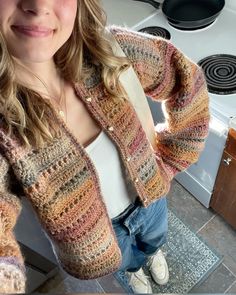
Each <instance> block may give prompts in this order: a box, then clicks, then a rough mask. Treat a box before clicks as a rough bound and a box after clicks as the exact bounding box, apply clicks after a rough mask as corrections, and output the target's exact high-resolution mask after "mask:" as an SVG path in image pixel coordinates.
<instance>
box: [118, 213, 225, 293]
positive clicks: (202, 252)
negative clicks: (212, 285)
mask: <svg viewBox="0 0 236 295" xmlns="http://www.w3.org/2000/svg"><path fill="white" fill-rule="evenodd" d="M168 219H169V233H168V239H167V243H166V244H165V246H163V248H162V250H163V252H164V253H165V254H166V260H167V263H168V266H169V272H170V279H169V282H168V283H167V284H166V285H165V286H159V285H157V284H155V282H154V281H153V280H152V279H151V277H150V274H149V272H148V270H147V269H146V268H145V267H144V272H145V273H146V274H147V275H148V276H149V277H150V282H151V285H152V290H153V293H181V294H184V293H185V294H186V293H189V292H190V291H191V289H192V288H193V287H195V286H197V285H198V284H201V283H202V282H203V281H204V280H205V279H206V278H207V277H208V276H209V274H210V273H211V272H212V271H213V270H215V269H216V267H217V266H218V265H219V264H220V263H221V262H222V256H220V255H219V254H218V253H217V252H216V251H215V250H214V249H212V248H210V247H209V246H208V245H207V244H206V243H205V242H204V241H203V240H202V239H201V238H199V237H198V236H197V235H196V234H195V233H194V232H192V231H191V230H190V229H189V228H188V227H187V226H186V225H185V224H184V223H183V222H182V221H181V220H180V219H179V218H178V217H177V216H176V215H175V214H174V213H173V212H172V211H170V210H169V211H168ZM114 276H115V278H116V279H117V280H118V281H119V282H120V284H121V285H122V286H123V287H124V289H125V290H126V291H127V292H128V293H133V291H132V289H131V288H130V287H129V284H128V279H127V277H126V275H125V273H123V272H117V273H116V274H115V275H114Z"/></svg>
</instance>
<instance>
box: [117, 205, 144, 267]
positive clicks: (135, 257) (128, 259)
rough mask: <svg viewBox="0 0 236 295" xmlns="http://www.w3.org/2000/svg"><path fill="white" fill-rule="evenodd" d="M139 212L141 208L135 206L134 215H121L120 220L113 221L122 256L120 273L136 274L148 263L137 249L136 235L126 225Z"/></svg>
mask: <svg viewBox="0 0 236 295" xmlns="http://www.w3.org/2000/svg"><path fill="white" fill-rule="evenodd" d="M138 211H139V207H137V206H133V208H132V213H130V212H129V213H128V214H127V213H124V214H121V215H120V216H119V217H118V218H115V219H113V220H112V226H113V229H114V231H115V234H116V238H117V241H118V244H119V247H120V250H121V254H122V264H121V266H120V269H119V270H120V271H132V272H135V271H137V270H139V269H140V267H141V266H142V265H143V264H144V263H145V261H146V255H145V254H144V253H143V252H142V251H140V250H139V249H138V248H137V245H136V241H135V235H134V234H133V233H132V232H131V231H130V230H129V228H127V226H125V225H124V223H125V221H126V220H127V219H128V220H129V219H130V217H132V216H134V215H136V213H137V212H138ZM131 219H132V218H131Z"/></svg>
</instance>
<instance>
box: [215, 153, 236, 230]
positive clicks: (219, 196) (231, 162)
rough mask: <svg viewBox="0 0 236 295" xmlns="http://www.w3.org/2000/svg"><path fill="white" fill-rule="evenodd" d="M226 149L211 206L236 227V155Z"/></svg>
mask: <svg viewBox="0 0 236 295" xmlns="http://www.w3.org/2000/svg"><path fill="white" fill-rule="evenodd" d="M227 150H228V149H225V151H224V153H223V156H222V159H221V164H220V168H219V171H218V174H217V178H216V183H215V187H214V192H213V195H212V198H211V203H210V206H211V207H212V208H213V209H214V210H215V211H216V212H217V213H219V214H220V215H221V216H223V218H224V219H225V220H226V221H227V222H228V223H229V224H231V225H232V226H233V227H234V228H236V157H234V156H232V154H229V153H228V151H227Z"/></svg>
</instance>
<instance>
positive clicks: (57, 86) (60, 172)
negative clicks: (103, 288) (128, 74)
mask: <svg viewBox="0 0 236 295" xmlns="http://www.w3.org/2000/svg"><path fill="white" fill-rule="evenodd" d="M109 31H110V33H111V34H112V35H113V36H114V37H115V39H116V41H117V42H118V43H119V45H120V46H121V48H122V49H123V51H124V52H125V54H126V56H127V58H125V57H124V58H118V57H116V56H114V54H113V52H112V49H111V44H110V41H109V40H108V39H109V38H107V34H105V15H104V13H103V11H102V9H101V6H100V3H99V1H98V0H78V1H77V0H8V1H5V0H0V101H1V104H0V114H1V124H0V253H1V257H0V292H2V293H4V292H11V293H21V292H24V291H25V280H26V278H25V269H24V258H23V257H22V254H21V251H20V248H19V245H18V243H17V241H16V239H15V237H14V234H13V229H14V225H15V223H16V222H17V217H18V216H19V214H20V210H21V205H20V200H19V196H20V195H22V194H24V195H25V196H26V197H27V198H28V199H29V200H30V202H31V203H32V205H33V207H34V209H35V211H36V213H37V215H38V217H39V220H40V221H41V223H42V227H43V228H44V230H45V231H46V232H47V234H48V236H49V238H50V240H51V241H52V243H53V246H54V249H55V252H56V253H57V256H58V260H59V262H60V263H61V265H62V266H63V268H64V269H65V270H66V271H67V272H68V273H70V274H72V275H73V276H75V277H78V278H80V279H92V278H96V277H100V276H104V275H107V274H110V273H112V272H115V271H116V270H118V269H120V270H126V271H128V272H129V273H130V283H131V286H132V287H133V289H134V291H135V292H137V293H139V292H142V293H148V292H151V289H150V284H149V282H148V279H147V278H146V277H145V276H144V275H143V272H142V269H141V266H142V265H143V264H144V263H146V262H147V260H148V264H149V266H150V271H151V274H152V276H153V278H154V279H155V280H156V281H157V282H158V283H160V284H163V283H166V282H167V280H168V268H167V264H166V262H165V259H164V256H163V254H162V253H161V251H160V250H159V249H160V247H161V245H163V243H164V242H165V237H166V231H167V216H166V200H165V197H164V196H165V195H166V193H167V192H168V190H169V187H170V181H171V179H172V178H173V177H174V175H175V174H176V173H177V172H179V171H181V170H183V169H186V168H187V167H188V166H189V165H190V164H191V163H193V162H195V161H197V159H198V156H199V153H200V152H201V150H202V148H203V146H204V140H205V138H206V136H207V131H208V121H209V113H208V95H207V89H206V84H205V80H204V77H203V74H202V71H201V70H200V69H199V67H198V66H197V65H195V64H194V63H192V62H191V61H189V60H188V59H187V58H186V57H185V56H184V55H183V54H182V53H181V52H180V51H179V50H177V49H176V48H175V47H174V46H173V45H172V44H171V43H169V42H168V41H165V40H163V39H161V38H157V37H151V36H149V35H146V34H142V33H136V32H133V31H131V30H128V29H125V28H121V27H115V26H113V27H110V28H109ZM129 66H132V67H133V69H134V70H135V72H136V74H137V76H138V78H139V80H140V82H141V84H142V87H143V89H144V91H145V94H146V95H147V96H150V97H152V98H153V99H154V100H156V101H159V102H162V103H163V109H164V110H165V111H164V113H165V117H166V122H164V123H163V124H160V125H158V126H157V127H156V128H157V129H156V146H155V147H154V148H152V147H151V145H150V143H149V141H148V139H147V137H146V135H145V133H144V131H143V129H142V127H141V124H140V121H139V119H138V117H137V115H136V113H135V111H134V109H133V107H132V105H131V104H130V103H129V101H128V100H127V99H126V98H125V95H126V94H125V92H124V90H122V87H121V86H120V84H119V82H118V77H119V74H120V73H121V72H122V71H125V70H126V69H127V68H128V67H129Z"/></svg>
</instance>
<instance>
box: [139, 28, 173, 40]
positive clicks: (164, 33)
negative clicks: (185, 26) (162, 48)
mask: <svg viewBox="0 0 236 295" xmlns="http://www.w3.org/2000/svg"><path fill="white" fill-rule="evenodd" d="M139 32H143V33H148V34H151V35H154V36H159V37H162V38H164V39H167V40H170V37H171V35H170V32H169V31H168V30H167V29H165V28H162V27H156V26H153V27H146V28H142V29H141V30H139Z"/></svg>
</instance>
